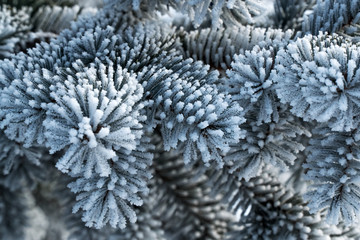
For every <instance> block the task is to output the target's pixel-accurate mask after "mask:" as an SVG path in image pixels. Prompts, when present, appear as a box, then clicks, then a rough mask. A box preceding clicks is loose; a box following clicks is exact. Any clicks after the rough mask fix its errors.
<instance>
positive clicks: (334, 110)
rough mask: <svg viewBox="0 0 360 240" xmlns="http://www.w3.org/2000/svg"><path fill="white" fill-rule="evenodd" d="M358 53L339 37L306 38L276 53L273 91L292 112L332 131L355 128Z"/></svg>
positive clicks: (359, 74)
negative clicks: (324, 123)
mask: <svg viewBox="0 0 360 240" xmlns="http://www.w3.org/2000/svg"><path fill="white" fill-rule="evenodd" d="M359 51H360V48H359V47H358V46H356V45H351V44H350V43H349V42H346V41H345V40H344V39H343V38H341V37H338V36H336V35H335V36H325V35H320V36H306V37H304V38H300V39H298V40H297V41H296V42H293V43H291V44H289V45H288V46H287V47H286V49H284V50H281V51H279V53H278V55H277V58H276V61H277V65H276V69H277V71H278V73H277V75H276V76H275V81H276V92H277V95H278V97H279V98H280V100H281V101H282V102H283V103H290V105H291V106H292V109H291V112H293V113H294V114H295V115H297V116H299V117H302V118H304V120H306V121H310V120H316V121H318V122H327V123H328V124H329V126H330V127H331V129H332V130H335V131H343V130H345V131H350V130H351V129H354V128H356V127H357V125H358V123H357V120H356V119H358V118H359V116H358V113H359V110H360V101H359V100H360V95H359V91H360V69H359V59H360V58H359Z"/></svg>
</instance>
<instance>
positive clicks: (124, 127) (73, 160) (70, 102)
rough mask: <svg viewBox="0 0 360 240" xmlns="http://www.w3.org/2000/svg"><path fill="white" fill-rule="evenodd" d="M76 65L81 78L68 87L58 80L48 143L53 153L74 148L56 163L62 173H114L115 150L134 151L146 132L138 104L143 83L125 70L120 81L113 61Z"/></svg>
mask: <svg viewBox="0 0 360 240" xmlns="http://www.w3.org/2000/svg"><path fill="white" fill-rule="evenodd" d="M76 68H77V72H76V76H77V78H78V79H76V80H75V79H72V78H68V81H67V82H66V85H62V84H61V83H58V84H57V85H56V87H55V88H53V90H52V96H53V97H54V98H55V100H56V103H50V104H48V108H49V112H48V114H49V117H48V119H47V120H46V121H45V123H44V127H45V129H46V132H45V135H46V137H47V142H46V145H47V146H48V147H49V148H50V150H51V151H52V152H54V151H58V150H60V149H63V148H66V147H68V146H69V147H70V148H67V149H68V150H67V151H65V154H64V156H63V158H61V159H60V160H59V163H58V164H57V167H58V168H59V169H60V170H61V171H63V172H70V173H74V174H79V173H81V169H82V167H81V166H84V176H86V178H89V177H91V176H92V175H93V174H94V173H96V174H99V175H100V176H109V174H110V165H109V162H108V161H110V160H111V159H113V158H114V157H115V156H116V154H115V151H114V150H113V149H126V150H128V151H132V150H134V149H135V148H136V145H137V141H138V139H139V138H140V137H141V136H142V130H141V127H142V125H141V124H140V122H142V121H143V119H145V118H144V117H143V116H141V115H140V113H139V110H140V108H142V107H143V105H142V104H138V101H139V100H140V98H141V96H142V87H141V86H140V85H139V84H138V83H137V82H136V79H135V78H134V77H131V78H130V75H129V74H128V73H127V72H126V71H123V70H122V69H121V68H117V70H116V76H117V78H116V79H113V78H112V76H108V75H107V74H106V73H107V69H109V72H110V73H111V72H113V71H114V70H113V67H112V65H109V66H105V65H103V64H102V63H95V64H91V65H90V67H89V68H86V67H81V66H80V64H79V63H78V65H77V66H76ZM68 71H72V70H71V69H68ZM94 73H95V76H96V75H97V76H100V79H96V78H94ZM97 73H98V74H97ZM121 81H124V84H120V83H121ZM116 86H122V87H121V88H120V89H116ZM79 92H81V93H82V94H81V95H79V94H77V93H79ZM125 94H126V95H127V97H126V98H122V96H124V95H125ZM139 120H140V121H139ZM49 123H52V124H49ZM65 129H67V130H66V131H63V130H65ZM133 129H136V130H133ZM139 129H140V130H139ZM55 146H58V147H55Z"/></svg>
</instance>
